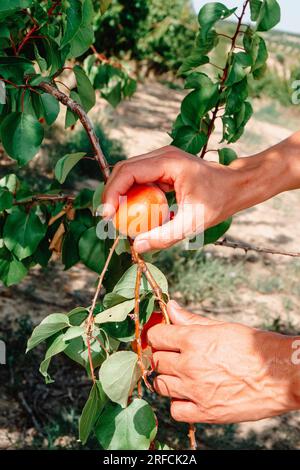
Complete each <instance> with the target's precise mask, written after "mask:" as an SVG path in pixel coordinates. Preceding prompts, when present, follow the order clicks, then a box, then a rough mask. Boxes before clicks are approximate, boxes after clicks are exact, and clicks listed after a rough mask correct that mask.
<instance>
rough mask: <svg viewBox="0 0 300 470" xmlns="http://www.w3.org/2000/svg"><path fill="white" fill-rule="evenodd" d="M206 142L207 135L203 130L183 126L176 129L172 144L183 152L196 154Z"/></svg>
mask: <svg viewBox="0 0 300 470" xmlns="http://www.w3.org/2000/svg"><path fill="white" fill-rule="evenodd" d="M206 142H207V135H206V134H204V132H197V131H195V129H193V127H190V126H183V127H181V128H180V129H178V132H177V133H176V137H175V139H174V140H173V142H172V145H175V147H178V148H180V149H182V150H184V151H185V152H189V153H191V154H193V155H197V153H198V152H199V151H200V150H201V149H202V147H203V145H204V144H206Z"/></svg>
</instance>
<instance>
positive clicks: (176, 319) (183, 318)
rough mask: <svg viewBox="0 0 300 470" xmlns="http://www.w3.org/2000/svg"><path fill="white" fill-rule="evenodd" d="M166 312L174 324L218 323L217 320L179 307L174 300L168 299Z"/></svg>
mask: <svg viewBox="0 0 300 470" xmlns="http://www.w3.org/2000/svg"><path fill="white" fill-rule="evenodd" d="M167 310H168V314H169V317H170V320H171V323H173V324H174V325H193V324H195V325H204V326H205V325H206V326H208V325H216V324H217V323H219V322H218V321H217V320H212V319H211V318H206V317H203V316H201V315H198V314H196V313H191V312H189V311H187V310H185V309H184V308H182V307H180V305H178V303H177V302H175V300H170V301H169V302H168V304H167Z"/></svg>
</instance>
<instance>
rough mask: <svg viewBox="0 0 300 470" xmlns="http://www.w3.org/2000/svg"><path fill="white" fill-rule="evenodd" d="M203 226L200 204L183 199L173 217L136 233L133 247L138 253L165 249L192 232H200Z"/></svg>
mask: <svg viewBox="0 0 300 470" xmlns="http://www.w3.org/2000/svg"><path fill="white" fill-rule="evenodd" d="M203 227H204V217H203V207H202V205H201V204H190V203H187V202H184V201H183V203H182V204H181V205H180V206H179V207H178V212H177V214H176V216H175V217H174V219H172V220H170V221H169V222H166V223H165V224H163V225H161V226H159V227H156V228H154V229H152V230H150V231H149V232H145V233H142V234H140V235H138V236H137V237H136V239H135V241H134V248H135V250H136V251H137V252H138V253H144V252H146V251H151V250H161V249H166V248H169V247H171V246H172V245H174V244H175V243H178V242H179V241H181V240H184V239H185V238H186V237H188V236H191V235H192V234H196V233H200V232H201V231H203Z"/></svg>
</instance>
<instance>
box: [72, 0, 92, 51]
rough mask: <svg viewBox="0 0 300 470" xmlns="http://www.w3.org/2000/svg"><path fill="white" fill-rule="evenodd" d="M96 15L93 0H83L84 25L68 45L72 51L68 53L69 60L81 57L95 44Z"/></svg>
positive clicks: (82, 24)
mask: <svg viewBox="0 0 300 470" xmlns="http://www.w3.org/2000/svg"><path fill="white" fill-rule="evenodd" d="M94 15H95V13H94V8H93V2H92V0H83V6H82V23H81V25H80V28H79V29H78V31H77V33H76V34H75V36H74V37H73V38H72V40H71V41H70V43H69V44H68V46H70V49H69V51H68V55H67V58H74V57H75V58H76V57H79V56H80V55H82V54H84V53H85V52H86V51H87V50H88V48H89V47H90V46H91V44H93V43H94V39H95V38H94V30H93V25H92V23H93V20H94ZM68 46H67V47H68Z"/></svg>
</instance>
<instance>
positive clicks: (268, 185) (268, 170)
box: [229, 151, 292, 214]
mask: <svg viewBox="0 0 300 470" xmlns="http://www.w3.org/2000/svg"><path fill="white" fill-rule="evenodd" d="M291 167H292V164H291V162H290V160H289V159H284V158H278V155H276V153H274V152H272V151H267V152H262V153H261V154H258V155H255V156H253V157H245V158H239V159H237V160H235V161H234V162H232V163H231V165H230V166H229V168H230V169H231V170H232V181H233V184H234V187H235V190H234V192H233V194H235V196H234V199H233V201H232V214H234V213H236V212H239V211H241V210H243V209H247V208H248V207H252V206H254V205H256V204H260V203H261V202H264V201H266V200H267V199H270V198H272V197H273V196H275V195H277V194H279V193H281V192H283V191H286V190H288V189H291V188H290V187H289V186H290V179H291V178H290V174H291Z"/></svg>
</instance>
